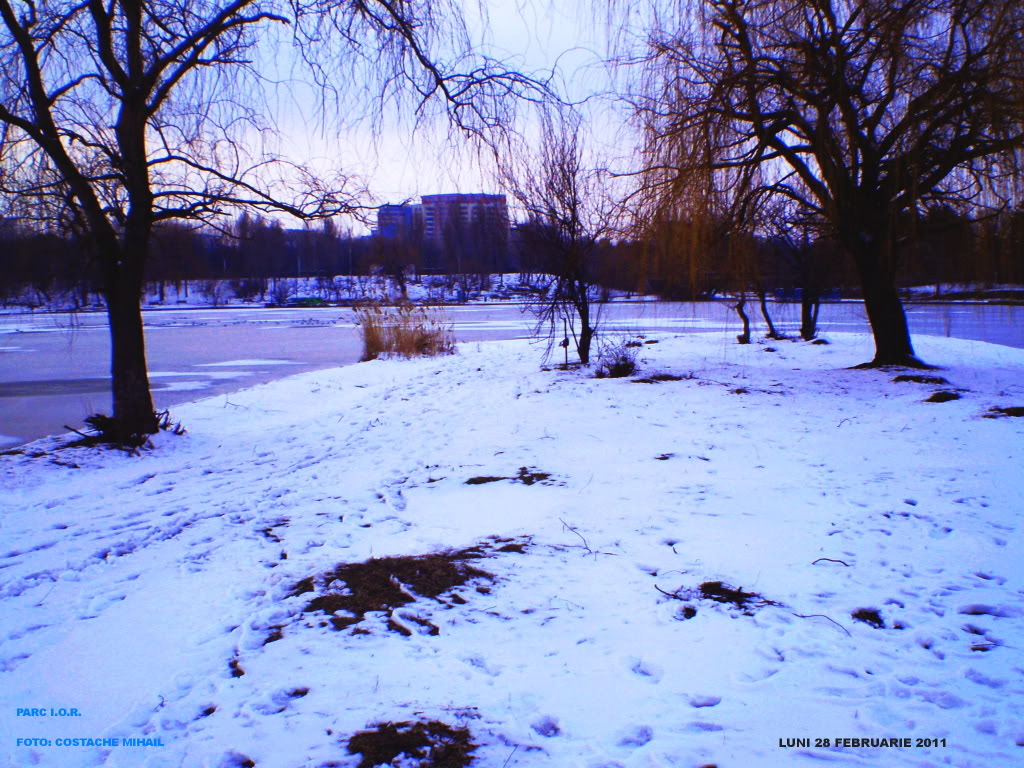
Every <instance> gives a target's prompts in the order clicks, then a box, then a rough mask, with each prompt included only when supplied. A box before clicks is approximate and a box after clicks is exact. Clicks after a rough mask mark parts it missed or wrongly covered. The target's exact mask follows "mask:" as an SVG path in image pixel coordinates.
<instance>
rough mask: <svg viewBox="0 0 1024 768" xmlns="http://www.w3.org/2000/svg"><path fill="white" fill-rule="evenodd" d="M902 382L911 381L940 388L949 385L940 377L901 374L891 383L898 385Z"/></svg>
mask: <svg viewBox="0 0 1024 768" xmlns="http://www.w3.org/2000/svg"><path fill="white" fill-rule="evenodd" d="M902 381H911V382H914V383H915V384H934V385H935V386H938V387H941V386H943V385H945V384H949V381H947V380H946V379H944V378H943V377H942V376H925V375H924V374H919V373H901V374H900V375H899V376H897V377H896V378H895V379H893V383H895V384H898V383H900V382H902Z"/></svg>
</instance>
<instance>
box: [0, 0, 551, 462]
mask: <svg viewBox="0 0 1024 768" xmlns="http://www.w3.org/2000/svg"><path fill="white" fill-rule="evenodd" d="M0 19H2V26H0V193H2V194H4V195H5V196H6V202H7V203H8V204H9V206H12V207H20V210H21V212H22V213H23V214H24V215H26V216H29V217H34V218H37V219H38V218H39V217H40V213H39V212H44V213H43V218H45V219H46V220H47V222H46V223H48V224H50V225H52V226H54V227H56V228H57V229H58V230H59V231H66V230H68V229H69V228H73V229H74V230H75V231H76V232H79V233H81V236H82V237H83V240H84V241H85V242H87V243H88V245H89V247H90V248H91V250H92V252H93V255H94V257H95V259H96V260H97V262H98V264H99V266H100V271H101V274H102V283H103V293H104V296H105V298H106V305H107V314H108V318H109V325H110V336H111V349H112V355H111V374H112V387H113V417H112V420H111V421H110V433H111V436H112V437H113V438H114V439H116V440H119V441H122V442H129V443H130V442H138V441H140V440H143V439H145V436H146V435H148V434H151V433H153V432H155V431H156V430H157V428H158V427H157V419H156V417H155V415H154V409H153V402H152V398H151V395H150V390H149V381H148V374H147V368H146V354H145V342H144V336H143V326H142V319H141V313H140V295H141V290H142V284H143V283H142V281H143V272H144V266H145V263H146V258H147V254H148V252H149V247H150V241H151V237H152V233H153V229H154V226H156V225H157V224H159V223H160V222H164V221H167V220H171V219H190V220H208V219H211V218H214V217H217V216H221V215H226V214H231V215H233V214H234V213H236V212H237V211H238V209H239V208H249V209H255V210H257V211H264V212H275V213H286V214H291V215H293V216H297V217H299V218H303V219H308V218H311V217H313V218H315V217H326V216H332V215H335V214H338V213H345V212H348V211H351V210H352V209H353V208H355V207H358V206H359V204H360V200H359V193H360V190H359V189H358V188H357V187H355V186H353V184H352V181H351V179H348V178H346V177H345V176H344V175H341V174H337V175H335V176H334V177H333V178H329V179H327V180H324V179H322V178H320V177H319V176H318V175H316V174H314V173H313V172H312V171H311V170H310V169H308V168H305V167H302V166H299V165H295V164H289V163H286V162H284V160H283V159H282V158H281V157H279V156H277V155H275V154H273V153H272V152H270V151H267V150H265V149H264V148H263V147H264V146H265V144H266V142H267V140H268V139H270V138H272V137H271V136H270V135H269V134H270V132H271V128H272V126H270V125H268V123H267V121H266V120H265V119H264V117H263V114H264V113H265V112H266V111H267V110H266V102H265V100H263V99H262V97H261V94H263V93H265V90H264V86H265V85H266V81H265V80H264V78H263V77H262V75H261V72H260V71H259V67H258V65H259V62H261V61H262V62H268V61H271V60H272V58H273V57H274V56H273V54H274V53H275V52H274V51H271V50H267V49H265V48H264V46H263V44H264V43H266V44H268V45H278V46H294V50H297V51H298V58H299V59H300V60H301V61H303V62H304V64H305V65H307V66H308V68H309V69H308V71H310V72H311V78H310V79H311V81H312V82H313V83H315V84H316V85H317V86H319V87H320V88H321V90H320V93H321V95H322V103H323V104H334V105H335V106H336V107H337V108H339V109H343V108H353V107H354V108H356V109H360V108H362V109H363V110H365V109H371V110H373V109H374V108H375V107H376V108H379V105H380V104H382V103H383V102H385V101H387V100H389V99H392V98H397V97H399V96H400V95H402V94H406V95H410V94H411V96H412V99H413V105H412V106H413V107H414V108H415V111H416V114H417V115H422V114H424V111H425V110H426V108H427V105H428V104H430V103H433V102H440V103H441V104H443V105H445V107H446V108H447V110H448V112H449V114H450V115H451V116H452V117H453V118H454V119H455V121H456V124H457V125H458V126H459V127H460V128H463V129H464V130H465V131H467V132H470V133H477V134H483V133H485V132H486V131H488V130H489V129H491V128H493V127H494V126H495V125H498V124H500V122H501V120H502V117H503V113H504V111H505V110H507V109H508V105H509V103H510V102H512V101H514V99H512V98H509V97H512V96H515V95H516V94H517V93H520V92H522V91H523V90H524V89H529V88H530V87H532V83H531V81H528V80H527V79H526V78H524V77H522V76H520V75H518V74H516V73H510V72H507V71H505V70H503V69H501V68H500V67H498V66H496V65H495V64H494V62H491V61H488V60H485V59H479V58H473V57H472V56H471V54H470V51H469V47H468V35H467V33H466V31H465V28H464V27H463V26H462V25H461V23H460V21H459V15H458V6H457V5H456V4H455V3H453V2H440V3H437V2H435V3H429V2H426V1H422V2H420V1H414V2H396V1H395V0H356V1H355V2H351V3H348V2H346V3H333V2H327V1H326V0H228V1H227V2H216V1H215V0H82V1H81V2H78V1H77V0H52V2H45V3H41V2H32V0H0ZM277 55H278V56H280V52H279V51H278V52H277ZM441 61H445V62H449V63H450V66H448V65H447V64H441V63H439V62H441ZM340 81H345V82H348V83H350V84H352V88H351V89H349V90H350V91H351V92H352V93H354V94H355V96H354V97H353V98H352V99H350V100H349V101H348V102H346V101H345V99H344V95H345V93H346V91H345V89H344V88H343V87H341V86H336V85H334V83H337V82H340ZM26 212H27V213H26Z"/></svg>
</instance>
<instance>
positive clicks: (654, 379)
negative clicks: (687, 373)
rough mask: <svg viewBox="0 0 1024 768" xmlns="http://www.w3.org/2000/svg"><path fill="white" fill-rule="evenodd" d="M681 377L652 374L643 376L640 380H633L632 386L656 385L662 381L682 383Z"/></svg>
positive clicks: (667, 374)
mask: <svg viewBox="0 0 1024 768" xmlns="http://www.w3.org/2000/svg"><path fill="white" fill-rule="evenodd" d="M682 380H683V377H682V376H676V375H675V374H674V373H653V374H651V375H650V376H645V377H644V378H642V379H633V383H634V384H658V383H659V382H662V381H682Z"/></svg>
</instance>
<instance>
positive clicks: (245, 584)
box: [0, 333, 1024, 768]
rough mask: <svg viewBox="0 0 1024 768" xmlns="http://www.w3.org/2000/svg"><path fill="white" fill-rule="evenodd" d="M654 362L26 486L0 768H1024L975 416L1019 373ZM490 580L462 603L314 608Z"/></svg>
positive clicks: (1015, 654)
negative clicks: (439, 763) (387, 583)
mask: <svg viewBox="0 0 1024 768" xmlns="http://www.w3.org/2000/svg"><path fill="white" fill-rule="evenodd" d="M645 341H647V342H657V343H645V344H642V345H641V346H640V347H636V348H634V349H637V350H638V351H639V353H640V358H641V369H640V372H639V373H638V374H637V375H636V376H634V377H632V378H625V379H594V378H590V373H589V372H588V371H585V370H574V371H562V370H557V369H555V370H542V369H541V367H540V365H539V358H540V352H539V351H538V348H537V347H535V346H531V345H530V344H529V343H527V342H518V341H511V342H493V343H490V342H488V343H477V344H468V345H463V347H462V348H461V350H460V353H459V354H458V355H456V356H453V357H449V358H443V359H430V360H417V361H375V362H371V363H365V364H361V365H357V366H350V367H346V368H342V369H335V370H326V371H317V372H313V373H304V374H300V375H297V376H294V377H291V378H287V379H283V380H280V381H276V382H273V383H270V384H267V385H263V386H260V387H256V388H253V389H249V390H246V391H244V392H239V393H234V394H232V395H231V396H230V397H229V398H225V397H224V396H220V397H217V398H212V399H209V400H205V401H199V402H196V403H192V404H189V405H187V406H182V407H178V408H177V409H176V410H175V412H174V417H175V419H180V420H181V421H182V422H183V423H184V424H185V426H186V427H187V428H188V433H187V434H186V435H184V436H173V435H171V434H167V433H164V434H161V435H159V436H157V438H156V439H155V445H154V446H153V447H152V448H151V449H149V450H144V451H143V452H142V453H141V455H138V456H129V455H126V454H124V453H122V452H118V451H105V450H95V449H82V448H70V449H63V450H59V449H58V447H57V446H58V445H59V444H60V443H61V442H64V441H62V440H58V439H56V438H52V439H48V440H43V441H39V442H36V443H33V444H30V445H29V446H26V447H25V448H24V452H21V453H15V454H13V455H5V456H0V509H2V510H3V511H2V514H0V531H2V537H3V549H2V550H0V627H2V630H0V701H2V705H0V713H2V714H0V760H5V761H6V762H5V763H3V764H7V765H18V766H20V765H45V766H61V767H67V768H78V767H79V766H94V765H103V766H150V767H152V768H157V767H159V768H165V767H166V768H170V767H171V766H173V767H174V768H179V767H181V766H184V767H185V768H188V767H190V766H209V767H210V768H227V767H230V766H251V765H255V766H259V767H260V768H278V767H280V768H299V767H303V768H323V767H326V766H343V767H345V768H348V767H350V766H353V767H354V766H356V765H358V764H359V763H360V755H358V754H355V755H353V754H350V753H349V752H348V750H347V745H348V740H349V738H350V737H351V736H352V735H353V734H355V733H356V732H358V731H362V730H365V729H367V728H368V727H371V726H373V725H374V724H376V723H381V722H389V721H394V722H415V721H439V722H442V723H446V724H448V725H450V726H452V727H453V728H456V727H465V728H467V729H468V731H469V733H470V734H471V737H472V740H473V742H474V743H475V744H477V745H479V746H478V747H477V749H476V752H475V754H476V762H475V763H474V764H475V765H478V766H482V767H485V768H512V767H513V766H517V767H520V768H529V767H531V766H559V767H561V766H580V767H581V768H613V767H623V766H628V767H630V768H634V767H635V768H641V767H643V768H653V767H655V766H657V767H667V766H686V767H687V768H697V767H698V766H707V765H714V766H718V768H733V767H735V768H740V767H744V768H745V767H746V766H790V765H808V766H813V765H820V764H822V763H823V762H825V763H831V764H836V765H841V766H842V765H849V766H945V765H950V766H962V767H967V766H971V767H975V768H992V767H993V766H1009V765H1020V764H1024V696H1022V694H1024V657H1022V656H1021V653H1020V649H1021V647H1022V645H1024V561H1022V559H1021V557H1020V552H1021V547H1022V544H1024V541H1022V538H1024V536H1022V533H1024V528H1022V523H1024V520H1022V515H1024V478H1022V473H1021V471H1020V468H1021V465H1022V458H1024V456H1022V454H1024V450H1022V447H1024V440H1022V437H1024V419H1020V418H1010V417H1006V418H986V416H988V415H995V414H993V413H991V412H990V410H989V409H990V408H993V407H1011V406H1021V405H1024V385H1022V382H1024V350H1018V349H1010V348H1007V347H1000V346H996V345H991V344H985V343H980V342H970V341H963V340H957V339H940V338H934V337H919V338H918V339H916V340H915V344H916V347H917V349H918V351H919V353H920V354H921V355H922V356H923V357H924V358H925V359H926V360H928V361H930V362H933V363H937V364H940V365H942V366H943V369H942V370H939V371H930V372H919V371H913V372H908V371H881V370H869V371H862V370H857V371H854V370H848V369H847V367H846V366H849V365H852V364H855V363H858V362H862V361H864V360H866V359H868V358H870V356H871V351H872V350H871V346H870V341H869V339H868V338H867V337H866V336H864V335H860V334H856V335H855V334H834V335H832V336H830V341H831V342H832V343H831V344H829V345H813V344H805V343H802V342H790V341H779V342H768V343H760V344H754V345H750V346H745V347H741V346H738V345H736V344H735V343H734V342H733V341H732V340H731V339H730V338H729V337H727V336H724V335H723V334H721V333H713V334H687V335H685V336H671V335H650V336H649V337H648V338H647V339H645ZM901 373H903V374H908V373H909V374H911V375H921V374H922V373H923V374H924V375H929V376H942V377H944V378H946V379H948V382H949V383H948V384H943V385H939V384H929V383H916V382H913V381H908V382H894V381H893V379H894V378H895V377H896V376H897V375H898V374H901ZM657 374H665V375H664V376H657ZM671 377H677V378H671ZM638 378H639V379H644V378H646V379H649V381H648V382H642V381H641V382H638V381H635V379H638ZM938 390H942V391H947V392H954V393H956V394H959V395H961V397H960V399H956V400H952V401H949V402H941V403H940V402H925V401H926V399H927V398H928V397H929V396H930V395H931V394H932V393H933V392H935V391H938ZM544 475H548V477H546V478H545V477H544ZM468 480H473V482H472V483H467V481H468ZM524 480H525V481H526V482H524ZM476 545H480V546H479V547H478V548H477V549H475V550H472V552H471V553H464V556H465V557H467V558H471V559H469V560H468V561H467V562H468V565H469V566H471V567H472V568H475V569H478V570H480V571H484V572H486V574H489V576H480V575H478V576H477V577H476V578H475V579H473V580H470V581H469V582H467V583H466V584H465V585H463V586H458V587H455V588H454V589H452V590H449V591H447V592H442V593H441V594H439V595H438V596H437V597H424V596H422V595H420V596H417V595H416V594H415V590H413V589H412V588H411V587H410V586H409V584H407V583H397V584H396V583H392V587H394V589H395V590H398V591H399V592H400V593H402V594H404V595H405V600H408V602H406V603H405V605H402V606H400V607H399V606H397V603H396V604H395V605H394V606H392V608H391V609H388V610H384V611H380V612H373V611H370V612H366V613H365V614H360V613H359V612H358V611H354V612H350V613H349V614H348V615H344V614H339V615H336V616H334V617H333V618H335V619H336V621H335V622H334V624H336V625H337V626H339V627H341V628H340V629H335V628H334V626H332V623H331V622H329V619H330V618H332V617H331V616H328V615H326V614H324V613H322V612H321V613H318V612H314V611H312V610H309V609H310V603H311V601H314V600H316V599H318V598H321V597H324V596H326V595H330V594H333V595H335V599H337V600H341V601H342V602H344V601H345V600H349V601H350V602H352V601H355V600H356V598H358V597H359V594H361V593H358V591H357V589H356V586H357V585H355V584H354V583H353V584H348V583H347V582H345V581H344V580H343V579H341V578H338V575H337V574H335V575H333V576H331V575H327V576H325V574H328V572H330V571H332V570H333V569H335V568H336V567H337V566H339V564H356V563H361V562H363V561H366V560H367V559H368V558H383V557H400V556H415V555H428V554H430V553H437V552H442V551H445V550H447V549H455V550H463V549H465V548H470V547H474V546H476ZM715 582H722V584H721V585H719V586H718V587H716V586H715ZM701 585H704V589H703V591H702V588H701ZM726 587H734V588H741V587H742V588H743V590H745V591H746V592H747V593H756V595H757V596H756V597H750V598H748V599H747V601H746V603H745V605H742V606H741V605H733V604H730V603H722V602H717V601H715V600H714V599H712V598H711V597H709V596H705V593H706V594H707V595H713V594H716V590H718V592H722V591H725V589H726ZM307 588H312V590H313V591H303V590H306V589H307ZM414 597H415V598H416V599H413V598H414ZM859 611H860V612H862V613H861V614H860V615H861V616H863V617H866V618H869V619H871V618H873V614H872V613H871V612H872V611H874V612H877V614H878V619H879V620H880V621H881V622H882V623H883V626H881V627H876V626H873V625H872V624H871V623H869V622H868V621H860V620H856V619H854V618H853V617H852V614H853V613H855V612H859ZM51 708H52V710H53V713H51ZM61 709H63V710H65V715H66V716H63V717H61V716H58V714H55V713H59V711H60V710H61ZM19 710H20V713H19ZM32 710H42V711H43V712H44V713H45V714H42V715H41V714H39V713H38V712H36V713H34V714H32ZM72 710H77V712H72ZM135 738H137V739H147V740H150V741H148V742H144V744H149V746H145V745H143V746H126V745H125V743H124V741H123V740H124V739H135ZM883 738H885V739H901V740H902V739H909V740H910V742H909V744H910V746H892V745H889V746H884V747H883V746H863V745H860V746H852V744H854V743H855V742H852V741H850V742H846V743H845V744H846V745H842V743H841V746H838V747H837V746H836V740H837V739H851V740H852V739H883ZM18 739H25V740H31V739H39V740H43V741H41V742H37V743H36V744H35V745H28V746H25V745H22V746H19V745H18V742H17V740H18ZM59 739H80V740H82V741H80V742H79V743H78V746H75V745H74V744H73V743H72V745H71V746H64V745H62V744H61V745H59V742H58V740H59ZM89 739H97V740H98V739H117V740H118V743H117V746H105V747H103V746H100V747H97V746H82V745H83V744H86V745H88V744H89V741H88V740H89ZM46 740H48V741H49V744H44V743H43V742H45V741H46ZM819 740H820V741H819ZM824 740H828V741H827V742H825V741H824ZM918 740H928V741H918ZM109 743H110V742H108V744H109ZM898 743H900V744H902V742H898ZM826 744H827V746H826ZM926 744H927V745H930V746H926ZM394 764H395V765H403V766H411V765H418V764H419V763H418V762H416V761H414V760H412V759H411V758H407V757H406V758H403V757H398V758H397V759H396V761H395V763H394ZM423 765H426V763H423Z"/></svg>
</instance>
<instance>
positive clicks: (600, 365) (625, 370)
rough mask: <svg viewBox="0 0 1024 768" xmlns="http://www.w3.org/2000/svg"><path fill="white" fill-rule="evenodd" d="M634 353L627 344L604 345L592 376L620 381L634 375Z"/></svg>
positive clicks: (620, 342)
mask: <svg viewBox="0 0 1024 768" xmlns="http://www.w3.org/2000/svg"><path fill="white" fill-rule="evenodd" d="M636 367H637V366H636V351H635V349H634V348H633V347H631V346H630V345H629V343H628V342H622V341H619V342H616V343H612V344H605V345H604V346H602V347H601V351H600V352H599V353H598V355H597V369H596V370H595V371H594V376H596V377H597V378H599V379H621V378H623V377H625V376H632V375H633V374H634V373H636Z"/></svg>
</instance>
